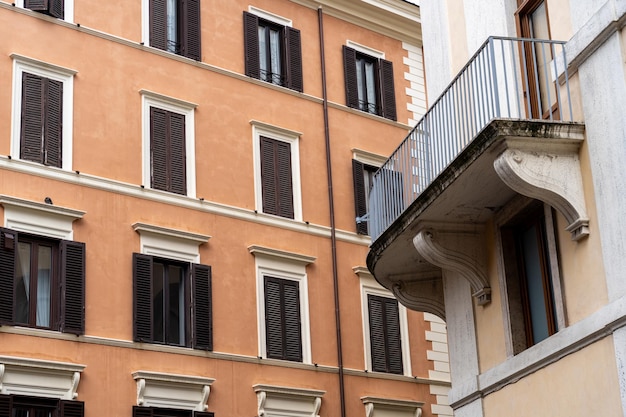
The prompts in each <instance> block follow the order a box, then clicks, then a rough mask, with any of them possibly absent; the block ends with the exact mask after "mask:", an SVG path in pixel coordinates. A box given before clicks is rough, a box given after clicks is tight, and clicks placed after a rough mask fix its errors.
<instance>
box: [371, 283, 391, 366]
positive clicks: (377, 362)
mask: <svg viewBox="0 0 626 417" xmlns="http://www.w3.org/2000/svg"><path fill="white" fill-rule="evenodd" d="M367 306H368V312H369V322H370V351H371V356H372V371H376V372H387V360H386V355H385V353H386V352H385V351H386V349H385V323H384V317H383V303H382V299H381V297H376V296H373V295H368V296H367Z"/></svg>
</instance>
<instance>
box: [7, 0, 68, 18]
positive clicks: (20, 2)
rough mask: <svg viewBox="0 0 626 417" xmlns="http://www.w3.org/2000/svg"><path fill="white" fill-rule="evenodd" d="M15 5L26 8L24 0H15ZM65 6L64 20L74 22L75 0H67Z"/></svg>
mask: <svg viewBox="0 0 626 417" xmlns="http://www.w3.org/2000/svg"><path fill="white" fill-rule="evenodd" d="M15 6H16V7H21V8H22V9H24V8H25V7H24V0H15ZM63 7H64V10H63V20H64V21H66V22H68V23H74V0H65V1H64V2H63ZM28 10H30V9H28Z"/></svg>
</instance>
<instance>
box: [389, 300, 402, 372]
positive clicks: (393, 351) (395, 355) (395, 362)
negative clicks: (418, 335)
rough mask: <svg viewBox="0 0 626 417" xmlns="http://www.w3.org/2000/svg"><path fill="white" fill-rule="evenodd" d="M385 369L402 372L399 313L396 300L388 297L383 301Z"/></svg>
mask: <svg viewBox="0 0 626 417" xmlns="http://www.w3.org/2000/svg"><path fill="white" fill-rule="evenodd" d="M385 320H386V324H387V326H386V331H387V332H386V337H387V340H386V344H387V360H388V364H387V367H388V368H387V369H388V370H389V372H390V373H392V374H402V372H403V369H402V368H403V367H402V344H401V342H400V314H399V312H398V302H397V301H396V300H395V299H391V298H388V299H386V302H385Z"/></svg>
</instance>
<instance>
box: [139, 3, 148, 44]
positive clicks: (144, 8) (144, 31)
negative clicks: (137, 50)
mask: <svg viewBox="0 0 626 417" xmlns="http://www.w3.org/2000/svg"><path fill="white" fill-rule="evenodd" d="M141 43H142V44H144V45H145V46H150V0H141Z"/></svg>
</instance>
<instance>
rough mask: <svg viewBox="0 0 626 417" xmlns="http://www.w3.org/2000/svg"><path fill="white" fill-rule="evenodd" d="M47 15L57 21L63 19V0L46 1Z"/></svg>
mask: <svg viewBox="0 0 626 417" xmlns="http://www.w3.org/2000/svg"><path fill="white" fill-rule="evenodd" d="M48 1H49V4H48V13H49V14H50V16H54V17H56V18H57V19H63V18H64V17H65V4H64V3H65V1H64V0H48Z"/></svg>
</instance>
